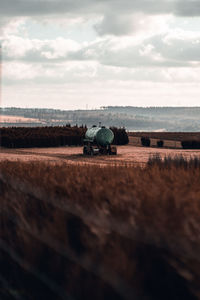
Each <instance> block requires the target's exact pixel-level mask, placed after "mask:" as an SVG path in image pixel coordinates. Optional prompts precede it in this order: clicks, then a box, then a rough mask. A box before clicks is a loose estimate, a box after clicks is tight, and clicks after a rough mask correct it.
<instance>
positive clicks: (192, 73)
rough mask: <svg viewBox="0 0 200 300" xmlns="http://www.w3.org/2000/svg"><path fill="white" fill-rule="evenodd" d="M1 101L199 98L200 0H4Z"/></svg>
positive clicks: (75, 105) (83, 103)
mask: <svg viewBox="0 0 200 300" xmlns="http://www.w3.org/2000/svg"><path fill="white" fill-rule="evenodd" d="M0 45H1V52H2V53H1V54H2V68H1V69H2V70H1V72H2V88H1V90H2V97H1V99H2V106H5V107H10V106H15V107H26V108H29V107H39V108H56V109H94V108H100V107H102V106H108V105H112V106H115V105H117V106H126V105H128V106H129V105H131V106H200V2H199V0H1V1H0Z"/></svg>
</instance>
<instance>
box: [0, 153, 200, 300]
mask: <svg viewBox="0 0 200 300" xmlns="http://www.w3.org/2000/svg"><path fill="white" fill-rule="evenodd" d="M140 151H141V148H140ZM199 198H200V160H199V159H196V160H190V161H189V162H187V161H185V160H184V159H177V158H176V159H175V160H174V161H173V160H170V159H168V160H166V161H165V162H163V163H162V161H160V159H158V158H156V159H154V160H151V161H149V162H148V164H146V165H145V166H144V167H143V168H141V167H139V166H137V167H133V166H126V165H123V166H122V165H121V166H116V165H115V166H106V167H104V168H102V167H101V166H96V165H78V164H76V165H71V164H63V163H57V164H49V163H47V162H41V161H35V162H30V161H28V162H27V161H26V162H22V161H5V160H4V161H1V162H0V200H1V218H0V225H1V226H0V256H1V260H0V265H1V277H0V299H3V300H4V299H5V300H7V299H9V300H11V299H26V300H37V299H50V300H55V299H56V300H60V299H77V300H82V299H98V300H110V299H117V300H123V299H125V300H132V299H136V300H137V299H138V300H140V299H145V300H161V299H162V300H169V299H170V300H198V299H200V282H199V278H200V262H199V251H200V236H199V232H200V231H199V230H200V221H199V214H200V205H199ZM77 287H78V288H77Z"/></svg>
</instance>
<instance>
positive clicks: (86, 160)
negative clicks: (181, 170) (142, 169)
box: [0, 144, 200, 165]
mask: <svg viewBox="0 0 200 300" xmlns="http://www.w3.org/2000/svg"><path fill="white" fill-rule="evenodd" d="M117 151H118V154H117V155H116V156H109V155H105V156H93V157H90V156H89V157H88V156H84V155H83V154H82V152H83V148H82V147H58V148H31V149H30V148H29V149H6V148H1V149H0V161H3V160H5V159H6V160H10V161H16V160H20V161H47V162H53V163H59V162H62V163H67V164H90V165H91V164H92V165H114V164H124V163H126V164H131V165H138V164H139V165H145V164H146V162H147V161H148V159H149V157H150V156H153V155H156V154H159V155H160V156H161V157H162V158H164V157H165V156H169V155H170V156H172V157H174V156H177V155H182V156H183V157H185V158H190V157H193V156H200V150H183V149H164V148H163V149H160V148H151V147H149V148H148V147H142V148H141V147H140V146H133V145H132V144H129V145H126V146H117Z"/></svg>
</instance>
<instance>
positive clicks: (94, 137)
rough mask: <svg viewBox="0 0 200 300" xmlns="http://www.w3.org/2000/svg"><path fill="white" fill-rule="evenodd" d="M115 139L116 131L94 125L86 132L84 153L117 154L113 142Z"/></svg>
mask: <svg viewBox="0 0 200 300" xmlns="http://www.w3.org/2000/svg"><path fill="white" fill-rule="evenodd" d="M113 140H114V133H113V132H112V130H111V129H109V128H105V127H104V126H100V127H97V126H95V125H94V126H93V127H92V128H90V129H88V130H87V131H86V133H85V139H84V146H83V154H84V155H97V154H108V155H116V154H117V148H116V147H115V146H113V145H111V144H112V142H113Z"/></svg>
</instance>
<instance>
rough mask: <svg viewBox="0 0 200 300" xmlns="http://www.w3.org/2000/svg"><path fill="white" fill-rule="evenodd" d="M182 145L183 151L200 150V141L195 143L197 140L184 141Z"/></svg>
mask: <svg viewBox="0 0 200 300" xmlns="http://www.w3.org/2000/svg"><path fill="white" fill-rule="evenodd" d="M181 145H182V147H183V149H200V141H195V140H188V141H182V142H181Z"/></svg>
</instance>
